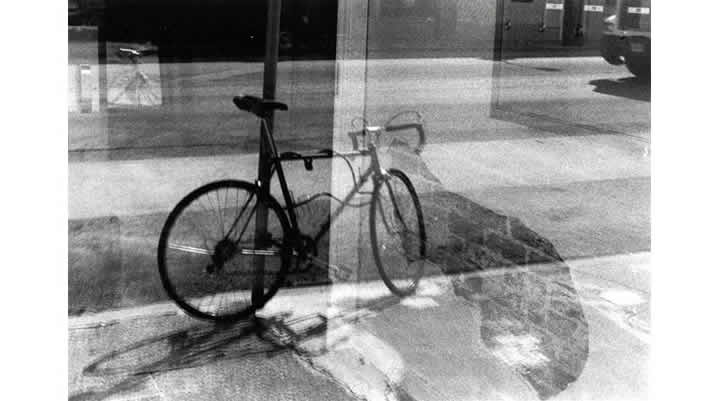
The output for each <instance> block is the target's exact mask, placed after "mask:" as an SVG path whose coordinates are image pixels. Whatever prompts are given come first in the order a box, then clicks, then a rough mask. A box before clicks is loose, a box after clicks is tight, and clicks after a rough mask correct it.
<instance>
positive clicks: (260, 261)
mask: <svg viewBox="0 0 719 401" xmlns="http://www.w3.org/2000/svg"><path fill="white" fill-rule="evenodd" d="M281 14H282V0H268V2H267V27H266V31H265V32H266V34H265V70H264V76H263V88H262V98H263V99H266V100H271V99H272V100H274V99H275V90H276V87H277V60H278V51H279V43H280V15H281ZM264 118H265V121H266V122H267V127H266V128H267V129H268V130H269V131H270V132H273V127H274V112H273V111H272V110H270V111H268V112H267V113H266V115H265V116H264ZM263 129H264V128H263V127H262V125H260V154H259V162H258V166H257V177H258V179H259V181H260V182H259V184H260V190H261V192H262V194H263V196H264V195H268V194H269V193H270V178H271V172H272V170H271V164H270V146H269V144H268V143H266V141H265V139H264V135H263V134H262V130H263ZM266 235H267V208H266V207H265V205H264V204H262V202H261V201H260V199H258V202H257V216H256V218H255V243H256V245H260V243H261V242H263V241H262V240H263V239H264V238H265V237H266ZM254 272H255V274H254V277H255V282H254V284H253V287H252V303H253V305H256V306H258V307H259V306H262V305H259V302H260V300H261V299H262V297H263V295H264V287H265V285H264V272H265V257H264V256H260V255H258V256H255V269H254Z"/></svg>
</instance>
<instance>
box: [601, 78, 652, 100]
mask: <svg viewBox="0 0 719 401" xmlns="http://www.w3.org/2000/svg"><path fill="white" fill-rule="evenodd" d="M589 84H590V85H593V86H594V92H597V93H603V94H606V95H612V96H620V97H625V98H628V99H633V100H641V101H644V102H649V101H650V100H651V82H650V81H648V80H643V79H640V78H637V77H627V78H620V79H616V80H615V79H595V80H592V81H589Z"/></svg>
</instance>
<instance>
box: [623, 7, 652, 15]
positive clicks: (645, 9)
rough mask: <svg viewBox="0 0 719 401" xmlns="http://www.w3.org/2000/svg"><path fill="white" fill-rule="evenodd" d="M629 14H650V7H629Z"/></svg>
mask: <svg viewBox="0 0 719 401" xmlns="http://www.w3.org/2000/svg"><path fill="white" fill-rule="evenodd" d="M627 12H628V13H629V14H641V15H649V7H627Z"/></svg>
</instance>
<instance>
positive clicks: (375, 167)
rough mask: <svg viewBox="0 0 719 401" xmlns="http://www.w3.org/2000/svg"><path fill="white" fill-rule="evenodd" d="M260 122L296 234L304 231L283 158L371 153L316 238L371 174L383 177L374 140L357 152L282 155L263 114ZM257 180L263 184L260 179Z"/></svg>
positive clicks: (307, 159) (307, 160) (371, 130)
mask: <svg viewBox="0 0 719 401" xmlns="http://www.w3.org/2000/svg"><path fill="white" fill-rule="evenodd" d="M260 120H261V124H262V129H261V131H262V134H263V138H264V140H265V141H267V145H268V149H269V150H270V163H271V164H272V166H271V172H270V179H271V177H272V176H273V175H274V174H275V173H277V178H278V180H279V183H280V189H281V191H282V197H283V199H284V201H285V210H286V211H287V215H288V217H289V220H290V226H291V228H292V230H293V232H294V233H293V234H294V235H299V234H301V232H300V229H299V223H298V222H297V214H296V213H295V202H294V199H293V198H292V195H291V194H290V190H289V187H288V185H287V180H286V178H285V173H284V169H283V167H282V162H284V161H299V160H303V161H304V162H305V163H310V164H311V163H312V162H313V161H314V160H317V159H331V158H335V157H355V156H365V157H366V156H369V157H370V167H369V168H368V169H367V170H366V171H364V172H363V173H362V174H361V175H360V177H359V179H358V180H357V182H356V183H355V185H354V187H353V188H352V190H351V191H350V193H349V194H347V195H346V196H345V198H344V199H343V200H341V201H340V206H339V207H338V208H337V209H336V210H335V211H334V212H333V213H332V214H331V215H330V216H329V217H328V218H327V220H325V222H324V223H323V224H322V226H321V227H320V230H319V231H318V232H317V234H315V236H314V237H313V238H312V239H313V241H315V242H317V241H319V239H320V238H322V236H324V235H325V234H327V232H328V231H329V229H330V227H331V226H332V223H333V222H334V221H335V220H336V219H337V216H339V215H340V213H342V211H343V210H344V209H345V208H346V207H347V205H348V204H349V202H350V201H351V200H352V199H353V198H354V197H355V196H356V195H357V194H358V193H360V190H361V188H362V187H363V186H364V185H365V184H366V183H367V181H369V179H370V177H372V179H373V181H374V184H375V185H377V181H378V180H379V179H380V177H382V175H383V174H384V172H383V170H382V168H381V167H380V164H379V158H378V156H377V148H376V146H375V145H374V143H371V142H370V143H369V144H368V146H367V149H363V150H357V151H355V152H350V153H332V154H327V153H319V154H304V155H302V154H298V153H291V154H288V155H285V156H282V155H280V154H278V152H277V146H276V144H275V140H274V137H273V136H272V133H271V132H270V130H269V129H268V124H267V122H266V121H265V119H264V118H261V119H260ZM364 130H365V131H367V132H368V133H370V134H371V133H375V132H376V131H377V130H378V128H373V127H367V128H365V129H364ZM257 184H260V183H259V182H258V183H257Z"/></svg>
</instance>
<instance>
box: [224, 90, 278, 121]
mask: <svg viewBox="0 0 719 401" xmlns="http://www.w3.org/2000/svg"><path fill="white" fill-rule="evenodd" d="M232 102H233V103H234V104H235V106H237V108H239V109H240V110H244V111H249V112H250V113H252V114H255V115H256V116H258V117H260V118H263V117H265V115H266V113H267V112H268V111H270V110H287V105H286V104H284V103H281V102H275V101H274V100H264V99H261V98H259V97H257V96H249V95H245V96H235V97H234V98H233V99H232Z"/></svg>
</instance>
